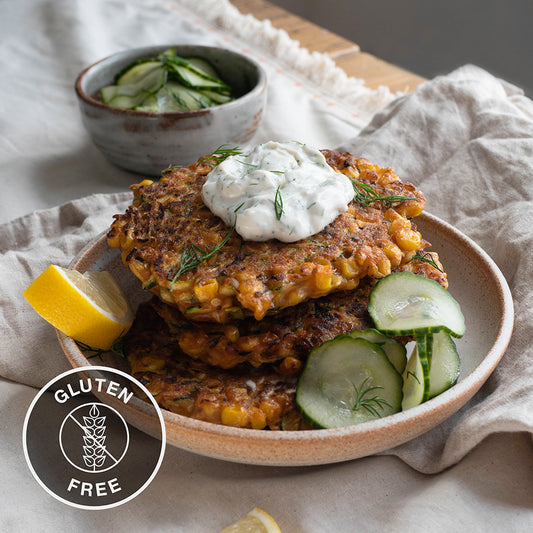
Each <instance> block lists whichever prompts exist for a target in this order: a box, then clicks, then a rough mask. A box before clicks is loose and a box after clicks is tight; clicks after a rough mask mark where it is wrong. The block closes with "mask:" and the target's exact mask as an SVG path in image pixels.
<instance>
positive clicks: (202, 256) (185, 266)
mask: <svg viewBox="0 0 533 533" xmlns="http://www.w3.org/2000/svg"><path fill="white" fill-rule="evenodd" d="M241 205H242V204H241ZM239 207H241V206H239ZM237 209H238V208H237ZM234 230H235V226H232V227H231V228H230V230H229V231H228V233H227V234H226V236H225V237H224V239H222V241H220V242H219V243H218V244H217V245H216V246H214V247H213V248H200V246H198V245H196V244H194V243H190V244H189V245H188V246H187V248H185V250H183V253H182V254H181V259H180V264H179V266H178V270H177V272H176V273H175V274H174V277H173V278H172V281H171V283H170V290H172V289H173V288H174V283H175V282H176V280H177V279H178V278H179V277H180V276H181V275H182V274H185V272H188V271H189V270H192V269H193V268H196V267H197V266H199V265H201V264H202V263H203V262H204V261H207V260H208V259H209V258H210V257H213V256H214V255H215V254H216V253H217V252H218V251H219V250H220V249H221V248H222V247H223V246H224V245H225V244H226V243H227V242H228V240H229V238H230V237H231V235H232V233H233V232H234Z"/></svg>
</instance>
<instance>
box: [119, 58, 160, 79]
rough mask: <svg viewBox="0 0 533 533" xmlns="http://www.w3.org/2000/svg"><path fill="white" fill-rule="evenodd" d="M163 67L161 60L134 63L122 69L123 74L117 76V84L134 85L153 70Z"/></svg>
mask: <svg viewBox="0 0 533 533" xmlns="http://www.w3.org/2000/svg"><path fill="white" fill-rule="evenodd" d="M159 68H163V63H161V61H153V60H146V61H142V62H141V63H137V64H134V65H133V66H130V67H127V68H126V69H125V70H123V71H122V74H120V75H119V76H117V77H116V81H115V85H132V84H135V83H140V82H142V80H143V79H144V78H145V77H146V76H147V75H149V74H150V73H151V72H152V71H153V70H155V69H159Z"/></svg>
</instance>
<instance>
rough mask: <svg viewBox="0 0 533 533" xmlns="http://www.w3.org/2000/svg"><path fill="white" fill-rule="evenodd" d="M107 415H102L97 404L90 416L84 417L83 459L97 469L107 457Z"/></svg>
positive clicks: (93, 468) (89, 465) (86, 463)
mask: <svg viewBox="0 0 533 533" xmlns="http://www.w3.org/2000/svg"><path fill="white" fill-rule="evenodd" d="M105 419H106V417H105V416H100V411H99V410H98V407H96V405H95V404H93V406H92V407H91V409H90V411H89V416H84V417H83V423H84V424H85V425H84V426H83V431H84V433H85V434H84V435H83V442H84V445H83V460H84V462H85V466H87V468H90V469H92V470H93V471H96V469H97V468H100V467H101V466H102V465H103V464H104V462H105V459H106V447H105V439H106V437H105V435H104V433H105V430H106V426H105V425H104V424H105Z"/></svg>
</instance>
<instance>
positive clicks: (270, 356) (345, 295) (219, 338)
mask: <svg viewBox="0 0 533 533" xmlns="http://www.w3.org/2000/svg"><path fill="white" fill-rule="evenodd" d="M370 281H371V280H370V279H368V281H366V280H365V281H364V282H362V283H361V285H360V286H359V287H358V288H357V289H355V290H353V291H341V292H338V293H334V294H330V295H328V296H324V297H323V298H319V299H316V300H308V301H307V302H303V303H301V304H299V305H297V306H295V307H290V308H287V309H284V310H283V311H280V312H279V313H277V314H276V315H272V316H267V317H265V318H264V319H263V320H260V321H257V320H255V319H254V318H253V317H248V318H245V319H244V320H235V321H233V322H232V323H229V324H218V323H209V322H195V321H192V320H188V319H187V317H186V316H185V315H183V314H182V313H181V312H180V311H179V310H178V309H176V308H175V307H173V306H170V305H167V304H165V303H163V302H161V301H160V300H159V299H158V298H156V297H154V299H153V300H152V301H151V305H152V307H153V308H154V309H155V310H156V312H157V313H158V314H159V316H161V318H163V320H164V321H165V322H166V323H167V325H168V327H169V330H170V335H171V336H172V338H173V339H175V341H176V342H177V343H178V344H179V346H180V348H181V349H182V350H183V351H184V352H185V353H186V354H187V355H189V356H190V357H192V358H195V359H200V360H203V361H205V362H206V363H209V364H210V365H215V366H218V367H221V368H232V367H234V366H237V365H239V364H241V363H243V362H248V363H250V364H251V365H252V366H254V367H258V366H259V365H262V364H265V363H277V364H279V368H280V372H281V373H282V374H284V375H287V376H292V375H298V374H299V373H300V371H301V369H302V365H303V362H304V361H305V359H306V357H307V355H308V354H309V352H310V351H311V350H312V349H313V348H314V347H315V346H318V345H319V344H322V343H323V342H325V341H327V340H330V339H333V338H334V337H335V336H337V335H340V334H341V333H346V332H348V331H351V330H353V329H366V328H370V327H372V322H371V320H370V318H369V317H368V313H367V306H368V297H369V294H370V290H371V289H372V286H373V285H374V284H375V282H370Z"/></svg>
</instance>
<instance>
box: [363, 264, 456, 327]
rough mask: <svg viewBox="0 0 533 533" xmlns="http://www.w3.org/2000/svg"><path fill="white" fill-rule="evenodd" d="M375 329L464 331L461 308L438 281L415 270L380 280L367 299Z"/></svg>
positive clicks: (397, 273) (390, 275) (394, 274)
mask: <svg viewBox="0 0 533 533" xmlns="http://www.w3.org/2000/svg"><path fill="white" fill-rule="evenodd" d="M368 312H369V313H370V316H371V317H372V320H373V321H374V325H375V326H376V328H377V329H378V330H379V331H381V332H383V333H385V334H387V335H424V334H427V333H433V332H435V333H436V332H438V331H441V330H444V331H447V332H448V333H450V334H451V335H453V336H454V337H462V336H463V335H464V333H465V320H464V316H463V313H462V312H461V308H460V306H459V304H458V303H457V301H456V300H455V299H454V298H453V297H452V295H451V294H450V293H449V292H448V291H447V290H446V289H445V288H444V287H442V286H441V285H440V284H439V283H437V282H436V281H434V280H432V279H428V278H425V277H423V276H420V275H418V274H413V273H412V272H396V273H393V274H389V275H388V276H386V277H385V278H383V279H382V280H380V281H379V282H378V283H377V284H376V286H375V287H374V289H373V290H372V293H371V294H370V299H369V302H368Z"/></svg>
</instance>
